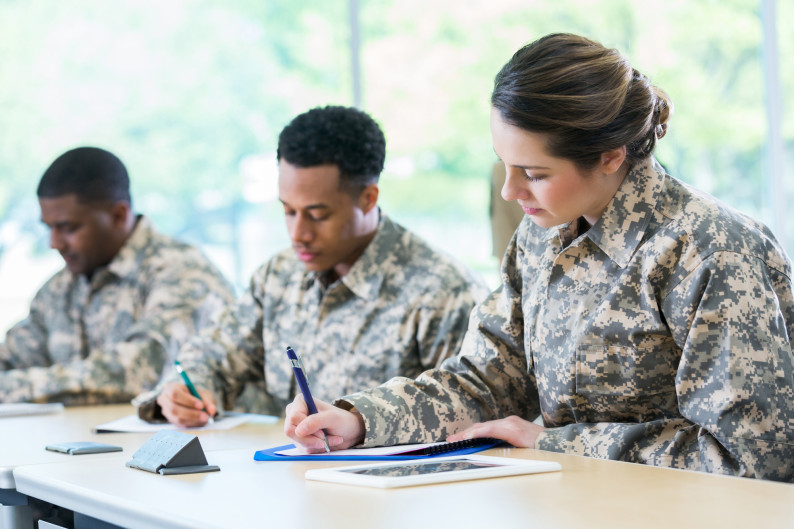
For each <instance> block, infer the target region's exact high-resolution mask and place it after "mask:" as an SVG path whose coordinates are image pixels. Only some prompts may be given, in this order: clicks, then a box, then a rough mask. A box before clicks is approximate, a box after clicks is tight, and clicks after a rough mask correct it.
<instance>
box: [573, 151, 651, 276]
mask: <svg viewBox="0 0 794 529" xmlns="http://www.w3.org/2000/svg"><path fill="white" fill-rule="evenodd" d="M663 183H664V169H663V168H662V166H661V165H659V163H658V162H657V161H656V160H655V159H653V157H649V158H648V159H647V160H644V161H642V162H640V163H638V164H637V165H636V166H635V167H633V168H632V169H631V170H630V171H629V173H628V174H627V175H626V178H625V179H624V180H623V183H622V184H621V185H620V187H619V188H618V190H617V192H616V193H615V196H614V197H612V200H611V201H610V203H609V205H607V208H606V209H605V210H604V213H603V214H602V215H601V218H599V219H598V222H596V223H595V225H593V227H592V228H590V229H589V230H588V231H587V237H588V238H589V239H590V240H591V241H593V242H594V243H595V244H596V245H597V246H598V247H599V248H601V250H602V251H603V252H604V253H605V254H607V255H608V256H609V258H610V259H612V260H613V261H615V263H617V264H618V265H619V266H620V267H621V268H622V267H625V266H626V265H627V264H628V263H629V260H630V259H631V256H632V255H634V252H635V250H636V249H637V246H639V244H640V241H642V237H643V235H644V234H645V230H646V228H647V227H648V223H649V222H650V220H651V216H652V214H653V211H654V209H655V208H656V203H657V201H658V200H659V194H660V193H661V190H662V185H663Z"/></svg>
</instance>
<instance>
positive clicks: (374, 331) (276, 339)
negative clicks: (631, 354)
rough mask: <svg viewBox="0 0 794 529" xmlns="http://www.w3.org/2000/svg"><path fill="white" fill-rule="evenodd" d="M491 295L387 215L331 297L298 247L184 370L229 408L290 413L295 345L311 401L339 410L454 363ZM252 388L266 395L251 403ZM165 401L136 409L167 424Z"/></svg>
mask: <svg viewBox="0 0 794 529" xmlns="http://www.w3.org/2000/svg"><path fill="white" fill-rule="evenodd" d="M486 295H487V289H486V288H485V286H484V285H483V284H482V283H481V282H480V280H479V279H477V278H476V277H475V276H473V275H472V274H471V273H470V272H469V271H467V270H466V269H464V268H463V267H462V266H460V265H459V264H457V263H456V262H454V261H453V260H451V259H450V258H448V257H445V256H444V255H442V254H440V253H439V252H438V251H436V250H434V249H432V248H430V247H429V246H428V245H427V244H426V243H425V242H423V241H422V240H421V239H419V238H418V237H417V236H415V235H414V234H412V233H411V232H409V231H407V230H405V229H404V228H402V227H401V226H399V225H397V224H396V223H393V222H391V221H390V220H389V219H388V218H387V217H386V216H385V215H383V213H381V220H380V224H379V226H378V230H377V233H376V234H375V237H374V238H373V239H372V241H371V242H370V244H369V245H368V246H367V248H366V249H365V250H364V252H363V253H362V254H361V256H360V257H359V258H358V260H357V261H356V262H355V264H354V265H353V267H352V268H351V269H350V271H349V272H348V273H347V274H346V275H345V276H343V277H342V278H341V279H339V280H338V281H335V282H334V283H332V284H330V285H328V286H327V287H326V286H325V284H324V281H323V277H321V276H319V275H318V274H316V273H314V272H309V271H307V270H306V269H305V267H304V265H303V263H301V262H300V261H299V260H298V259H297V258H296V256H295V254H294V251H293V250H292V249H288V250H285V251H283V252H281V253H279V254H278V255H276V256H275V257H273V258H272V259H270V260H269V261H268V262H266V263H265V264H264V265H263V266H262V267H261V268H260V269H259V270H258V271H256V272H255V273H254V275H253V277H252V279H251V284H250V288H249V289H248V291H247V293H246V294H245V295H244V296H242V297H241V299H240V300H239V301H238V303H237V305H236V306H235V307H234V308H232V309H230V310H229V311H227V312H226V313H225V314H224V315H223V317H222V319H221V322H220V324H219V325H218V326H217V327H215V328H214V329H210V330H208V331H207V332H205V333H203V335H202V336H199V337H197V339H195V340H192V341H191V342H189V343H188V345H186V346H185V347H184V348H183V349H182V350H181V351H180V352H179V361H180V362H181V363H182V365H183V366H184V367H185V369H187V370H188V371H189V372H190V376H191V378H192V379H193V383H194V384H195V385H196V386H203V387H206V388H208V389H211V390H213V391H214V392H215V394H216V397H217V398H218V402H219V403H222V404H223V406H224V407H225V408H226V409H232V408H234V409H237V410H246V411H256V412H260V413H268V414H273V415H283V413H284V407H285V406H286V404H287V403H289V402H290V401H291V400H292V399H293V398H294V396H295V392H296V384H295V377H294V375H293V373H292V368H291V367H290V364H289V362H288V360H287V355H286V347H287V346H291V347H293V348H294V349H295V351H297V352H298V353H299V354H301V356H302V357H303V362H304V364H305V368H306V372H307V375H308V378H309V384H310V385H311V389H312V394H313V396H314V397H315V398H319V399H326V400H331V399H333V398H335V397H338V396H339V395H343V394H345V393H349V392H352V391H357V390H360V389H363V388H367V387H372V386H376V385H378V384H380V383H382V382H384V381H385V380H388V379H390V378H392V377H394V376H408V377H415V376H417V375H418V374H419V373H421V372H422V371H425V370H427V369H430V368H432V367H436V366H437V365H439V364H440V363H441V361H442V360H444V359H445V358H447V357H449V356H452V355H454V354H456V353H457V352H458V349H459V348H460V344H461V342H462V340H463V335H464V334H465V332H466V328H467V325H468V317H469V313H470V312H471V309H472V308H473V307H474V305H475V303H476V302H477V301H481V300H482V299H484V298H485V296H486ZM178 380H179V379H178V378H177V377H176V376H172V377H171V378H170V380H169V381H178ZM245 384H249V385H250V384H255V385H256V386H258V388H259V391H258V392H252V391H248V392H246V396H248V397H249V399H248V400H245V401H242V402H241V401H239V400H236V399H237V397H238V394H239V393H240V391H241V389H242V388H243V386H244V385H245ZM158 393H159V391H157V390H156V391H154V392H152V393H151V394H150V395H146V396H142V397H141V398H140V399H136V403H138V404H140V405H141V406H140V409H139V414H140V416H141V417H142V418H144V419H148V420H152V419H156V418H158V414H159V406H157V405H156V403H155V402H154V398H156V396H157V394H158ZM250 397H255V398H256V399H251V398H250Z"/></svg>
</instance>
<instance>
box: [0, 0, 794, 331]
mask: <svg viewBox="0 0 794 529" xmlns="http://www.w3.org/2000/svg"><path fill="white" fill-rule="evenodd" d="M764 1H766V0H764ZM773 3H774V2H773ZM760 6H761V2H760V1H759V0H723V1H719V2H718V1H714V0H665V1H661V0H657V1H654V2H643V3H641V4H640V3H637V2H632V1H630V0H614V1H608V0H603V1H595V0H590V1H587V0H555V1H550V0H543V1H540V0H535V1H532V0H490V1H489V0H471V1H468V2H464V3H460V2H453V1H452V0H435V1H433V2H426V1H419V0H400V1H397V0H371V1H368V0H358V1H356V0H349V1H348V2H341V1H338V2H322V3H319V2H318V3H313V2H312V3H310V2H290V1H289V0H245V1H244V0H238V1H236V2H232V3H230V2H222V1H221V0H169V1H168V2H158V1H154V0H118V1H116V2H112V3H109V2H95V1H90V0H72V1H70V2H67V3H63V2H50V1H46V0H25V1H22V0H10V1H6V2H2V3H0V20H3V21H4V28H3V31H2V32H0V50H1V51H2V55H3V57H4V60H3V61H1V62H0V78H2V79H3V81H4V82H3V83H0V108H2V112H0V330H3V329H5V328H7V327H8V326H9V325H11V324H12V323H13V322H14V321H16V320H18V319H19V318H21V317H23V316H24V314H25V312H26V310H27V305H28V303H29V301H30V298H31V297H32V295H33V294H34V292H35V291H36V289H37V288H38V287H39V286H40V285H41V284H42V283H43V281H44V280H45V279H46V278H47V277H48V276H49V275H50V274H52V273H53V272H55V271H56V270H57V269H59V268H60V267H61V265H62V263H61V260H60V257H59V256H58V255H57V254H56V253H55V252H53V251H51V250H49V249H48V247H47V238H46V236H45V235H46V234H45V230H44V229H43V227H42V226H40V223H39V209H38V204H37V202H36V199H35V189H36V185H37V183H38V179H39V177H40V176H41V174H42V172H43V171H44V169H46V167H47V166H48V165H49V163H50V162H51V161H52V160H53V159H54V158H55V157H56V156H58V155H59V154H61V153H62V152H64V151H65V150H67V149H69V148H72V147H75V146H78V145H96V146H99V147H103V148H106V149H108V150H111V151H112V152H114V153H116V154H117V155H119V157H120V158H121V159H122V160H123V161H124V162H125V164H126V165H127V167H128V169H129V172H130V176H131V180H132V187H133V189H132V192H133V200H134V207H135V209H136V211H138V212H141V213H145V214H146V215H148V216H150V217H151V218H152V219H153V221H154V223H155V225H156V226H157V227H158V228H159V229H160V230H161V231H163V232H165V233H168V234H170V235H173V236H176V237H178V238H182V239H184V240H187V241H189V242H193V243H195V244H198V245H200V246H201V247H202V249H204V251H205V252H206V253H207V254H208V255H209V256H210V257H211V258H212V259H213V260H214V261H215V262H216V263H217V264H218V265H219V266H220V267H221V269H222V270H223V271H224V272H225V273H226V274H227V275H228V276H229V277H230V278H231V279H232V280H233V281H234V282H235V283H236V284H237V285H238V286H242V285H244V284H245V283H246V282H247V280H248V277H249V276H250V274H251V272H252V271H253V270H254V269H255V268H256V267H257V266H258V265H259V264H260V263H261V262H263V261H264V260H265V259H266V258H267V257H268V256H269V255H271V254H272V253H274V252H275V251H276V250H278V249H280V248H282V247H284V246H286V245H287V244H288V240H287V237H286V233H285V229H284V223H283V218H282V213H281V207H280V206H279V205H278V203H277V202H276V201H275V200H274V199H275V193H276V189H275V178H276V163H275V145H276V139H277V136H278V133H279V131H280V130H281V128H282V127H283V126H284V125H285V124H286V123H287V122H288V121H289V120H290V119H291V118H292V117H293V116H294V115H296V114H298V113H300V112H302V111H304V110H307V109H308V108H311V107H313V106H318V105H325V104H345V105H349V104H352V103H353V100H354V89H353V86H354V73H353V72H354V69H353V68H352V67H351V66H352V63H351V48H350V43H351V39H350V35H351V20H352V19H357V20H358V26H357V28H358V33H357V34H358V35H359V37H360V40H359V47H358V48H357V51H358V57H359V60H360V68H361V70H360V71H361V74H360V78H359V81H360V88H361V106H362V107H363V108H364V109H365V110H367V111H368V112H370V113H371V114H372V115H373V117H375V119H376V120H378V122H379V123H380V124H381V125H382V126H383V128H384V131H385V133H386V137H387V141H388V158H387V168H386V170H385V172H384V174H383V176H382V178H381V200H380V202H381V205H382V207H383V208H384V211H386V212H387V214H389V215H390V216H391V217H392V218H393V219H395V220H396V221H398V222H400V223H402V224H404V225H405V226H407V227H409V228H412V229H414V230H415V231H417V232H419V233H420V234H421V235H423V236H424V237H425V238H426V239H428V240H429V241H430V242H432V243H434V244H435V245H436V246H439V247H442V248H443V249H445V250H447V251H448V252H449V253H452V254H454V255H456V256H457V257H458V258H460V259H461V260H463V261H464V262H466V263H467V264H468V265H470V266H471V267H473V268H475V269H476V270H477V271H479V272H480V273H481V274H483V275H485V276H486V277H487V278H488V279H489V281H490V282H491V283H492V284H493V283H495V281H496V262H497V261H496V259H495V258H494V257H492V256H491V255H490V229H489V225H488V201H489V198H488V196H489V195H488V177H489V175H490V167H491V164H492V162H493V161H494V154H493V151H492V148H491V142H490V135H489V129H488V112H489V104H488V97H489V95H490V90H491V86H492V79H493V76H494V75H495V74H496V72H497V71H498V69H499V68H500V67H501V65H502V64H503V63H504V62H505V61H506V60H507V59H508V58H509V57H510V55H511V54H512V53H513V52H514V51H515V50H517V49H518V48H519V47H520V46H521V45H523V44H525V43H526V42H529V41H531V40H533V39H535V38H538V37H540V36H542V35H544V34H546V33H549V32H553V31H571V32H576V33H581V34H584V35H587V36H589V37H591V38H594V39H596V40H599V41H601V42H602V43H604V44H606V45H609V46H615V47H617V48H619V49H620V50H621V51H623V52H624V53H625V54H626V55H627V56H628V58H629V59H630V60H631V61H632V62H633V64H634V65H635V66H636V67H637V68H638V69H639V70H641V71H642V72H643V73H645V74H647V75H648V76H649V77H651V79H652V80H653V81H654V82H655V83H656V84H657V85H659V86H661V87H662V88H664V89H665V90H666V91H667V92H668V93H669V94H670V95H671V97H672V99H673V101H674V103H675V104H676V112H675V114H674V116H673V119H672V123H671V128H670V131H669V133H668V136H667V137H666V138H664V139H663V140H662V141H661V142H660V144H659V149H658V151H657V155H658V158H659V160H660V161H661V162H662V163H663V164H664V165H665V166H666V167H667V169H668V170H669V172H670V173H671V174H672V175H673V176H676V177H678V178H680V179H682V180H684V181H687V182H689V183H692V184H693V185H695V186H697V187H699V188H701V189H703V190H705V191H707V192H709V193H712V194H714V195H716V196H718V197H719V198H721V199H722V200H723V201H725V202H727V203H728V204H730V205H732V206H733V207H736V208H738V209H740V210H742V211H744V212H746V213H748V214H750V215H752V216H754V217H756V218H758V219H759V220H762V221H764V222H766V223H768V224H770V225H773V224H774V222H775V217H774V214H773V210H772V205H773V200H772V198H773V197H772V191H771V189H772V188H771V186H770V182H771V180H770V178H769V176H768V174H766V173H765V171H767V168H766V167H765V165H764V154H765V148H766V140H767V137H768V131H767V114H766V112H765V106H764V105H765V99H764V94H765V85H764V63H763V61H762V47H763V39H764V32H763V26H762V23H761V16H760V13H761V10H760ZM776 6H777V9H778V11H777V24H778V27H779V28H787V27H789V26H790V25H791V24H790V22H792V21H794V5H792V3H791V2H777V4H776ZM351 8H352V12H353V13H354V14H355V15H356V16H355V17H351ZM787 22H789V23H787ZM777 44H778V50H779V52H780V58H779V60H778V63H777V64H778V65H779V67H780V79H781V83H782V89H781V91H780V93H781V94H782V98H783V101H782V108H775V109H774V110H773V112H776V113H777V114H778V115H779V116H781V117H782V119H781V123H782V128H781V132H782V143H783V152H784V154H785V156H786V157H787V158H786V161H787V164H786V165H784V167H786V171H787V177H786V178H784V179H783V180H782V181H783V182H791V181H792V180H794V179H792V178H791V171H792V169H791V167H792V165H794V119H793V118H792V113H793V112H794V101H793V99H794V95H792V94H794V68H792V65H794V59H793V57H792V56H793V55H794V33H792V32H790V31H779V32H778V40H777ZM787 185H788V186H789V187H788V188H786V189H784V190H783V192H784V194H785V196H786V197H790V196H791V194H792V189H791V184H787ZM773 227H774V228H775V229H776V230H777V231H778V232H779V233H780V234H781V236H782V239H783V242H784V244H785V246H786V247H787V248H788V250H789V253H792V249H794V225H792V223H791V222H789V223H788V225H787V226H773Z"/></svg>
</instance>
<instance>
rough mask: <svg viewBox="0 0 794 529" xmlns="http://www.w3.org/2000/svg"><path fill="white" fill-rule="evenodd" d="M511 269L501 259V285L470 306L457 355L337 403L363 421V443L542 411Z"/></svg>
mask: <svg viewBox="0 0 794 529" xmlns="http://www.w3.org/2000/svg"><path fill="white" fill-rule="evenodd" d="M508 251H513V252H515V251H516V249H515V246H514V245H512V246H511V250H508ZM514 266H515V259H505V264H504V265H503V272H502V273H503V278H504V283H503V284H502V286H501V287H500V288H499V289H498V290H496V291H495V292H493V293H492V294H491V295H490V296H489V297H488V298H486V300H485V301H484V302H483V303H481V304H480V305H478V306H477V307H475V309H474V311H473V312H472V314H471V321H470V324H469V330H468V332H467V333H466V335H465V338H464V340H463V345H462V349H461V354H460V355H458V356H456V357H453V358H450V359H448V360H446V361H445V362H444V363H443V364H442V365H441V367H440V368H439V369H434V370H431V371H426V372H425V373H422V374H421V375H420V376H419V377H417V379H416V380H409V379H406V378H394V379H392V380H390V381H388V382H386V383H385V384H383V385H381V386H378V387H376V388H372V389H370V390H366V391H363V392H360V393H356V394H354V395H349V396H346V397H344V398H343V399H341V400H340V401H338V402H337V405H339V406H341V407H351V406H355V408H356V409H357V410H358V411H359V412H360V413H361V415H362V417H363V418H364V422H365V427H366V438H365V440H364V444H363V446H379V445H393V444H401V443H418V442H431V441H438V440H443V439H446V438H447V436H449V435H451V434H452V433H454V432H457V431H459V430H461V429H463V428H466V427H468V426H470V425H471V424H474V423H476V422H480V421H487V420H491V419H496V418H499V417H502V416H504V415H509V414H516V415H520V416H523V417H536V416H537V415H538V414H539V413H540V407H539V404H538V397H537V394H538V391H537V387H536V382H535V378H534V376H531V375H530V376H527V372H528V368H527V364H526V356H525V355H524V345H523V340H524V334H523V329H524V317H523V313H522V310H521V276H520V274H518V273H516V270H515V268H514Z"/></svg>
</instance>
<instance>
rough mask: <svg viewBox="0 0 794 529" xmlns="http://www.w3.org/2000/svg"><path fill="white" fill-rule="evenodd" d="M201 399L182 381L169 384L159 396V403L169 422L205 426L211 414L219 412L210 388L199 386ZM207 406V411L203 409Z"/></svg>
mask: <svg viewBox="0 0 794 529" xmlns="http://www.w3.org/2000/svg"><path fill="white" fill-rule="evenodd" d="M197 391H198V394H199V395H201V399H197V398H196V397H194V396H193V395H191V394H190V391H189V390H188V389H187V387H186V386H185V385H184V384H182V383H181V382H172V383H171V384H167V385H166V386H165V387H164V388H163V391H162V393H160V395H159V396H158V397H157V404H159V405H160V408H161V409H162V410H163V416H164V417H165V418H166V419H168V422H170V423H172V424H176V425H177V426H182V427H186V428H188V427H195V426H204V425H205V424H207V421H209V419H210V417H211V416H214V415H215V414H216V413H217V412H218V405H217V403H216V402H215V396H214V395H213V394H212V392H211V391H210V390H208V389H204V388H197ZM205 406H206V408H207V412H209V414H210V415H207V414H206V413H204V411H203V409H204V407H205Z"/></svg>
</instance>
